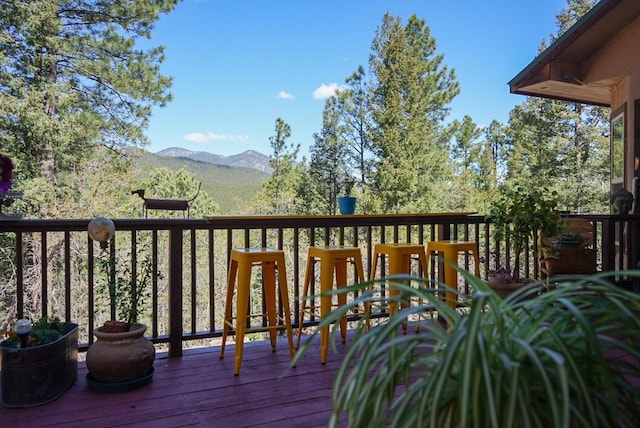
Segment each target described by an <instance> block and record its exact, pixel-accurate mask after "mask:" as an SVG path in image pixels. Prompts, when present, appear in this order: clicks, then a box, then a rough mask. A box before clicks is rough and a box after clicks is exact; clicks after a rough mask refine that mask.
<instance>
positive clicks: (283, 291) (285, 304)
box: [274, 258, 294, 358]
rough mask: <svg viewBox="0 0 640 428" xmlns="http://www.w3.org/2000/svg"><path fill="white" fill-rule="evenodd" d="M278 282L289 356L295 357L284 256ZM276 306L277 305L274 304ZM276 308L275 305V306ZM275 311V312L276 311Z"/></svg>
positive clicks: (279, 265) (280, 264)
mask: <svg viewBox="0 0 640 428" xmlns="http://www.w3.org/2000/svg"><path fill="white" fill-rule="evenodd" d="M277 269H278V284H279V287H278V289H279V291H280V301H281V302H282V310H283V312H284V325H285V329H286V331H287V342H288V345H289V356H290V357H291V358H293V354H294V350H293V328H292V327H291V308H290V307H289V290H288V288H287V267H286V264H285V261H284V258H283V259H282V260H280V261H279V262H278V266H277ZM274 306H275V305H274ZM274 310H275V307H274ZM274 313H275V312H274Z"/></svg>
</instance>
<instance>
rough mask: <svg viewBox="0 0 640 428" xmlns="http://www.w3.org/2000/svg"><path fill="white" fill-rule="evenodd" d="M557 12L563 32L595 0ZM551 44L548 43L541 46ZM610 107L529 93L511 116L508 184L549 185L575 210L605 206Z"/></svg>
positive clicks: (571, 1) (572, 0) (574, 1)
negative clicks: (536, 95)
mask: <svg viewBox="0 0 640 428" xmlns="http://www.w3.org/2000/svg"><path fill="white" fill-rule="evenodd" d="M567 4H568V7H567V8H565V9H564V10H563V11H562V12H561V13H560V14H559V15H558V16H557V26H558V33H557V35H556V36H554V37H553V38H557V37H560V35H562V33H563V32H564V31H566V30H567V29H568V28H569V27H570V26H571V25H573V24H574V23H575V22H576V21H577V20H578V19H579V18H580V17H581V16H582V15H583V14H584V13H586V12H587V11H588V10H589V9H591V7H593V6H594V5H595V2H594V1H591V0H567ZM545 48H546V44H545V43H543V44H542V45H541V46H540V49H539V51H540V52H542V50H544V49H545ZM608 112H609V109H605V108H602V107H596V106H591V105H584V104H580V103H571V102H565V101H557V100H549V99H542V98H533V97H528V98H527V99H526V100H525V101H524V102H523V103H522V104H520V105H519V106H516V108H514V109H513V110H512V111H511V113H510V117H509V128H508V130H507V134H508V140H509V143H508V144H509V146H510V148H509V153H508V160H507V174H506V179H507V181H506V182H507V184H510V183H515V182H517V183H520V184H523V185H527V186H530V187H536V186H544V187H547V188H549V189H550V190H552V191H554V190H555V191H556V192H557V193H558V198H559V206H560V207H561V208H562V209H564V210H567V211H572V212H581V213H584V212H591V213H602V212H605V211H606V209H607V206H608V202H607V193H608V192H607V190H606V186H605V185H604V184H605V183H606V182H607V181H608V175H609V163H608V156H609V145H608V138H607V137H606V135H607V134H608V126H609V121H608V114H609V113H608Z"/></svg>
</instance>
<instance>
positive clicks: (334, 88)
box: [313, 83, 347, 100]
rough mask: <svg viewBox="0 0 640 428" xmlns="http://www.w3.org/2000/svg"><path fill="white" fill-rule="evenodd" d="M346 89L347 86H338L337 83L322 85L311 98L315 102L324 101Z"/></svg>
mask: <svg viewBox="0 0 640 428" xmlns="http://www.w3.org/2000/svg"><path fill="white" fill-rule="evenodd" d="M346 88H347V86H338V84H337V83H329V84H328V85H327V84H326V83H323V84H322V85H320V87H319V88H318V89H316V90H315V91H313V98H315V99H316V100H324V99H327V98H330V97H332V96H334V95H335V94H336V92H338V91H342V90H344V89H346Z"/></svg>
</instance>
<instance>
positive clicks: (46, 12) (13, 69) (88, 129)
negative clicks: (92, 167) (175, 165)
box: [0, 0, 178, 215]
mask: <svg viewBox="0 0 640 428" xmlns="http://www.w3.org/2000/svg"><path fill="white" fill-rule="evenodd" d="M177 2H178V0H153V1H151V0H135V1H127V2H111V1H107V2H105V1H98V0H93V1H89V0H84V1H70V0H66V1H65V0H61V1H50V0H31V1H28V2H24V1H13V0H0V24H1V26H2V28H3V31H2V33H0V130H1V131H0V144H1V145H2V147H3V150H6V151H7V152H8V153H9V154H10V155H12V156H13V157H14V159H15V160H16V163H17V167H16V172H17V176H18V178H20V179H23V180H25V179H32V180H34V181H33V182H32V183H31V185H32V186H41V187H42V188H41V189H39V190H40V191H43V192H54V191H56V190H57V186H59V183H57V181H56V178H57V175H58V174H59V173H60V172H61V171H65V170H69V168H70V167H71V165H74V164H76V163H77V162H78V161H79V160H81V159H82V158H83V157H85V156H86V153H87V152H88V151H91V150H92V149H93V148H94V147H95V146H97V145H102V146H105V147H107V148H110V149H115V150H120V149H122V148H124V147H127V146H142V145H143V144H144V143H145V142H146V139H145V136H144V133H143V131H144V128H145V127H146V125H147V122H148V119H149V116H150V114H151V108H152V106H153V105H156V104H159V105H163V104H164V103H166V102H168V101H169V100H170V99H171V95H170V94H169V92H168V88H169V86H170V84H171V79H169V78H167V77H165V76H163V75H161V74H160V70H159V64H160V63H161V62H162V61H163V59H164V58H163V48H162V47H154V48H149V49H147V50H143V49H140V47H139V45H138V44H137V42H138V41H139V40H140V39H149V38H150V37H151V31H152V30H153V28H154V24H155V22H156V21H157V20H158V18H159V16H160V14H162V13H168V12H170V11H171V10H173V8H174V7H175V5H176V4H177ZM24 185H25V186H28V184H27V183H24ZM54 185H55V186H56V187H54ZM52 198H54V197H52ZM43 209H44V210H45V212H43V213H42V214H43V215H47V212H46V210H47V208H43Z"/></svg>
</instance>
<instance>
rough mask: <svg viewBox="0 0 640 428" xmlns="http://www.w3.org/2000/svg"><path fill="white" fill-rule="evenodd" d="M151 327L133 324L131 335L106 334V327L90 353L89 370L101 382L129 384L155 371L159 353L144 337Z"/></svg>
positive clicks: (101, 331) (100, 329) (97, 331)
mask: <svg viewBox="0 0 640 428" xmlns="http://www.w3.org/2000/svg"><path fill="white" fill-rule="evenodd" d="M145 331H147V326H145V325H144V324H133V325H132V326H131V329H130V330H129V331H125V332H122V333H106V332H104V331H103V328H102V327H99V328H98V329H96V330H95V331H94V332H93V334H94V335H95V336H96V339H97V340H96V341H95V342H94V343H93V344H92V345H91V346H90V347H89V350H88V351H87V368H88V369H89V373H90V374H91V377H92V378H93V379H94V380H96V381H98V382H127V381H131V380H135V379H140V378H142V377H144V376H146V375H147V374H149V372H150V371H151V369H152V367H153V362H154V360H155V358H156V349H155V347H154V346H153V343H151V342H150V341H149V340H148V339H147V338H146V337H144V333H145Z"/></svg>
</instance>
